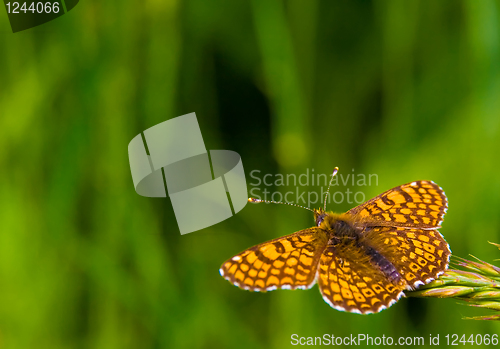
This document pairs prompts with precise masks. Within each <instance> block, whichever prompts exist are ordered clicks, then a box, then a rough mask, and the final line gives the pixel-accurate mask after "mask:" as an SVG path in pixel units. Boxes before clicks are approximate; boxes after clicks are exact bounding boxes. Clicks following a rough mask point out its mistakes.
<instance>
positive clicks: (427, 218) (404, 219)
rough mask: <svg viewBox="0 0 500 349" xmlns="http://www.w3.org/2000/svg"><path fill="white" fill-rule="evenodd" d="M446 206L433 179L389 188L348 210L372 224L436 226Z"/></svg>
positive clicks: (438, 224) (365, 222) (441, 218)
mask: <svg viewBox="0 0 500 349" xmlns="http://www.w3.org/2000/svg"><path fill="white" fill-rule="evenodd" d="M447 208H448V200H447V199H446V195H445V194H444V191H443V189H441V188H440V187H439V186H438V185H437V184H435V183H434V182H432V181H416V182H411V183H408V184H403V185H401V186H399V187H395V188H393V189H390V190H388V191H386V192H384V193H382V194H380V195H379V196H377V197H375V198H373V199H371V200H369V201H367V202H365V203H363V204H361V205H359V206H357V207H354V208H353V209H351V210H349V211H348V212H347V213H348V214H351V215H353V216H355V220H356V221H359V222H363V223H364V224H366V225H371V226H392V227H409V228H419V229H437V228H440V227H441V222H442V221H443V217H444V214H445V213H446V210H447Z"/></svg>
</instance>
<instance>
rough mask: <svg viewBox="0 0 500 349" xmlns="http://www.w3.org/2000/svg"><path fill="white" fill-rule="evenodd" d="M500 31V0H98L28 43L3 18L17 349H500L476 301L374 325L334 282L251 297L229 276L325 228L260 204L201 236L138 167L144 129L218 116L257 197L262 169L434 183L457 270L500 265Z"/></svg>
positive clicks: (0, 284)
mask: <svg viewBox="0 0 500 349" xmlns="http://www.w3.org/2000/svg"><path fill="white" fill-rule="evenodd" d="M499 15H500V1H492V0H481V1H476V0H469V1H458V0H456V1H455V0H450V1H431V0H429V1H399V0H390V1H389V0H388V1H361V0H358V1H326V0H324V1H277V0H252V1H222V0H213V1H203V0H190V1H182V2H181V1H166V0H165V1H161V0H149V1H145V2H140V3H136V2H132V1H120V2H117V1H114V2H98V1H90V0H87V1H80V3H79V4H78V5H77V6H76V7H75V8H74V9H73V10H72V11H71V12H69V13H68V14H66V15H64V16H62V17H60V18H58V19H56V20H54V21H52V22H49V23H47V24H45V25H42V26H39V27H36V28H33V29H30V30H26V31H23V32H20V33H16V34H12V33H11V32H9V31H10V28H9V25H8V22H7V16H6V14H3V15H2V16H0V18H1V22H0V26H1V28H2V33H1V34H0V52H2V54H1V58H0V59H1V65H0V82H1V84H0V166H1V167H0V169H1V171H0V200H1V201H0V348H34V347H37V348H121V349H122V348H215V347H217V348H285V347H293V346H292V345H291V344H290V340H291V335H292V334H298V335H299V336H305V337H307V336H321V335H323V334H324V333H331V334H334V335H336V336H349V335H350V334H358V333H364V334H369V335H371V336H382V335H386V336H394V337H399V336H423V337H424V338H425V339H426V341H427V339H428V337H429V335H430V334H432V335H434V336H435V335H437V334H441V343H442V344H443V342H444V338H443V336H444V335H446V334H449V333H457V334H459V335H462V334H466V335H470V334H487V333H488V334H494V333H499V332H500V326H499V325H498V323H493V322H482V321H466V320H462V319H461V318H462V317H463V316H470V315H483V314H485V313H487V311H481V310H477V309H472V308H470V307H466V306H463V305H459V304H457V303H456V301H454V300H440V299H424V300H422V299H413V298H410V299H402V300H401V301H400V302H398V303H397V304H396V305H394V306H393V307H392V308H390V309H389V310H386V311H383V312H382V313H380V314H376V315H370V316H359V315H355V314H349V313H343V312H338V311H336V310H333V309H331V308H330V307H329V306H328V305H327V304H326V303H325V302H324V301H323V300H322V298H321V297H320V294H319V292H318V289H317V287H316V286H315V287H314V288H313V289H311V290H308V291H275V292H270V293H267V294H259V293H250V292H246V291H242V290H240V289H238V288H236V287H234V286H232V285H231V284H229V283H228V282H227V281H225V280H224V279H223V278H222V277H220V275H219V272H218V269H219V267H220V265H221V264H222V262H224V261H225V260H226V259H227V258H229V257H231V256H233V255H234V254H236V253H238V252H240V251H241V250H243V249H245V248H248V247H250V246H252V245H254V244H257V243H260V242H263V241H265V240H269V239H272V238H276V237H278V236H282V235H286V234H289V233H292V232H294V231H297V230H300V229H304V228H307V227H310V226H312V225H313V219H312V215H311V213H310V212H308V211H306V210H300V209H297V208H293V207H286V206H278V205H264V204H261V205H247V206H246V207H245V209H244V210H243V211H241V212H240V213H239V214H237V215H236V216H234V217H233V218H231V219H229V220H226V221H224V222H222V223H219V224H217V225H215V226H212V227H210V228H206V229H204V230H202V231H198V232H194V233H191V234H188V235H184V236H181V235H180V234H179V230H178V227H177V224H176V221H175V216H174V214H173V211H172V206H171V203H170V200H169V199H154V198H146V197H141V196H139V195H137V194H136V193H135V191H134V187H133V183H132V178H131V175H130V169H129V164H128V154H127V145H128V142H129V141H130V140H131V139H132V138H133V137H134V136H135V135H137V134H138V133H139V132H141V131H143V130H145V129H146V128H148V127H151V126H153V125H155V124H157V123H160V122H162V121H165V120H167V119H170V118H173V117H175V116H179V115H183V114H187V113H189V112H196V114H197V116H198V121H199V123H200V127H201V130H202V133H203V136H204V140H205V144H206V146H207V148H208V149H230V150H234V151H236V152H238V153H239V154H240V155H241V157H242V159H243V165H244V168H245V172H246V174H247V176H248V177H247V179H248V181H249V182H253V183H254V182H255V180H252V179H251V177H249V174H250V172H251V171H253V170H260V171H261V173H262V174H265V173H271V174H276V173H282V174H290V173H295V174H301V173H304V172H305V171H306V169H310V170H311V169H314V170H315V173H327V174H329V173H331V171H332V170H333V168H334V167H335V166H339V167H340V173H341V174H342V173H343V174H344V175H347V174H349V173H352V171H353V170H354V172H355V173H365V174H368V173H371V174H377V175H378V185H372V186H367V187H362V188H354V189H353V190H362V191H363V192H364V193H365V195H366V198H367V199H368V198H370V197H372V196H375V195H377V194H379V193H381V192H382V191H384V190H387V189H389V188H392V187H394V186H396V185H400V184H403V183H406V182H410V181H413V180H418V179H430V180H433V181H435V182H436V183H438V184H439V185H440V186H442V187H443V188H444V190H445V191H446V194H447V195H448V198H449V210H448V213H447V215H446V219H445V222H444V224H443V228H442V229H441V232H442V233H443V235H444V236H445V238H446V239H447V241H448V242H449V243H450V245H451V248H452V251H453V253H454V254H456V255H459V256H463V257H467V256H468V254H469V253H470V254H473V255H475V256H477V257H479V258H482V259H484V260H486V261H488V262H492V261H493V260H494V259H495V258H500V257H499V256H500V252H499V251H498V250H497V249H496V248H494V247H493V246H491V245H489V244H488V243H487V241H494V242H500V233H499V229H500V215H499V213H500V209H499V208H500V177H499V172H500V164H499V163H500V160H499V154H500V137H499V136H500V98H499V97H500V95H499V93H500V51H499V49H500V36H499V34H500V28H499V25H500V19H499ZM252 188H253V186H250V185H249V189H252ZM268 189H269V190H271V191H282V192H286V191H287V190H290V189H289V188H286V187H270V188H268ZM335 189H336V190H340V191H344V189H345V188H343V187H339V188H335ZM351 189H352V188H351ZM292 190H294V189H292ZM301 190H304V191H308V192H309V191H319V190H320V187H319V186H310V187H306V188H301ZM316 206H319V204H318V205H316ZM352 206H353V205H352V204H348V203H347V202H344V203H341V204H338V205H330V207H329V209H331V210H334V211H337V212H342V211H345V210H347V209H349V208H350V207H352ZM192 214H193V219H196V214H197V213H196V212H193V213H192ZM497 263H498V262H497Z"/></svg>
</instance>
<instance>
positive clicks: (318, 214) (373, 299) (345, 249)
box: [220, 181, 451, 314]
mask: <svg viewBox="0 0 500 349" xmlns="http://www.w3.org/2000/svg"><path fill="white" fill-rule="evenodd" d="M446 209H447V199H446V196H445V195H444V192H443V191H442V189H441V188H440V187H439V186H437V185H436V184H435V183H433V182H431V181H417V182H411V183H408V184H405V185H402V186H399V187H396V188H393V189H391V190H388V191H386V192H384V193H382V194H380V195H379V196H377V197H375V198H373V199H371V200H369V201H367V202H365V203H364V204H361V205H359V206H357V207H355V208H353V209H351V210H349V211H348V212H346V213H343V214H336V213H332V212H325V211H324V210H323V209H321V208H320V209H318V210H314V218H315V222H316V226H315V227H312V228H309V229H304V230H301V231H298V232H296V233H294V234H290V235H287V236H284V237H281V238H278V239H274V240H271V241H268V242H264V243H262V244H259V245H256V246H254V247H252V248H249V249H247V250H245V251H243V252H241V253H240V254H238V255H236V256H234V257H233V258H231V259H229V260H228V261H226V262H225V263H224V264H223V265H222V267H221V269H220V273H221V275H222V276H223V277H225V278H226V279H227V280H229V281H230V282H232V283H233V284H234V285H236V286H238V287H240V288H243V289H246V290H251V291H271V290H275V289H278V288H281V289H306V288H310V287H312V286H313V285H314V284H315V283H318V286H319V289H320V292H321V294H322V296H323V299H324V300H325V301H326V302H327V303H328V304H329V305H330V306H332V307H333V308H335V309H338V310H342V311H349V312H353V313H360V314H369V313H376V312H379V311H381V310H383V309H386V308H388V307H389V306H391V305H392V304H394V303H395V302H396V301H397V300H398V299H399V298H400V297H401V296H402V295H403V291H404V290H405V289H407V290H412V289H415V288H417V287H418V286H420V285H422V284H426V283H428V282H430V281H432V280H434V279H436V278H437V277H438V276H439V275H441V274H442V273H443V272H444V271H445V270H446V268H447V267H448V263H449V257H450V254H451V251H450V249H449V246H448V244H447V243H446V241H445V240H444V238H443V237H442V235H441V234H440V233H439V232H438V231H437V229H438V228H439V227H440V224H441V222H442V218H443V216H444V213H445V212H446Z"/></svg>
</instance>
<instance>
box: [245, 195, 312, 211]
mask: <svg viewBox="0 0 500 349" xmlns="http://www.w3.org/2000/svg"><path fill="white" fill-rule="evenodd" d="M248 202H251V203H254V204H258V203H260V202H267V203H268V204H281V205H289V206H295V207H300V208H305V209H306V210H309V211H311V212H314V210H311V209H310V208H308V207H304V206H300V205H296V204H291V203H289V202H281V201H273V200H261V199H255V198H248Z"/></svg>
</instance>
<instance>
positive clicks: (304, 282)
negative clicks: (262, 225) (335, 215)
mask: <svg viewBox="0 0 500 349" xmlns="http://www.w3.org/2000/svg"><path fill="white" fill-rule="evenodd" d="M327 242H328V238H327V236H326V234H325V233H324V231H323V230H322V229H319V228H316V227H315V228H310V229H304V230H301V231H299V232H296V233H294V234H290V235H287V236H283V237H281V238H278V239H274V240H271V241H267V242H264V243H262V244H259V245H256V246H254V247H251V248H249V249H247V250H245V251H243V252H241V253H239V254H237V255H236V256H234V257H233V258H230V259H228V260H227V261H226V262H224V263H223V264H222V267H221V268H220V274H221V275H222V276H223V277H224V278H226V279H227V280H228V281H230V282H231V283H233V284H234V285H235V286H238V287H240V288H242V289H245V290H250V291H272V290H275V289H278V288H280V289H297V288H301V289H306V288H310V287H312V286H313V285H314V284H315V282H316V270H317V266H318V261H319V258H320V256H321V254H322V253H323V251H324V249H325V247H326V243H327Z"/></svg>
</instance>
